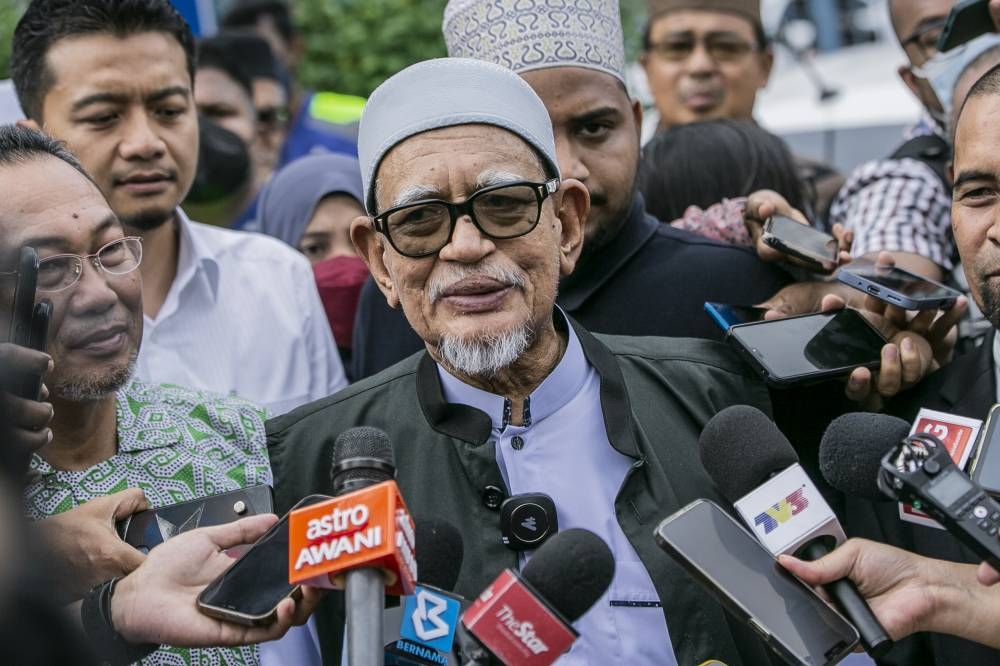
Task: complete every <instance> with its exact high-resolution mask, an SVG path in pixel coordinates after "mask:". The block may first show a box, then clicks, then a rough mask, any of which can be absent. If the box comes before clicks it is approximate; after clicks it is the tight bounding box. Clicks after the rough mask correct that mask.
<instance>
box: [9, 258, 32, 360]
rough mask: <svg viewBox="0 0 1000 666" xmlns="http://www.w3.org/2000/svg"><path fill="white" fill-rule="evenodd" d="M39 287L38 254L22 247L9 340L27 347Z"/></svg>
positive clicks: (18, 262) (18, 263)
mask: <svg viewBox="0 0 1000 666" xmlns="http://www.w3.org/2000/svg"><path fill="white" fill-rule="evenodd" d="M37 285H38V254H37V253H36V252H35V249H34V248H31V247H22V248H21V253H20V254H19V255H18V259H17V285H16V286H15V287H14V302H13V304H12V307H11V320H10V330H9V331H8V334H7V340H8V341H9V342H13V343H14V344H15V345H20V346H21V347H27V346H28V341H29V338H30V337H31V315H32V311H33V310H34V307H35V288H36V287H37Z"/></svg>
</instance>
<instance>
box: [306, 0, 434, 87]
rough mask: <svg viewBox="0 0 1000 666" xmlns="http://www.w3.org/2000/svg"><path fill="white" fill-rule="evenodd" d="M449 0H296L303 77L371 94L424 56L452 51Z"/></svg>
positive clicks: (312, 83) (310, 83) (316, 83)
mask: <svg viewBox="0 0 1000 666" xmlns="http://www.w3.org/2000/svg"><path fill="white" fill-rule="evenodd" d="M445 4H446V1H445V0H336V1H331V0H295V10H296V18H297V21H298V24H299V26H301V28H302V32H303V36H304V38H305V47H306V52H305V58H304V60H303V62H302V63H301V64H300V66H299V77H300V78H301V80H302V82H303V83H304V84H305V85H306V86H308V87H310V88H314V89H317V90H333V91H336V92H341V93H350V94H354V95H361V96H365V97H366V96H368V95H369V94H370V93H371V91H372V90H374V89H375V88H376V87H377V86H378V85H379V84H380V83H381V82H382V81H384V80H385V79H387V78H388V77H390V76H392V75H393V74H395V73H396V72H398V71H399V70H401V69H403V68H405V67H407V66H408V65H411V64H413V63H415V62H418V61H420V60H426V59H428V58H439V57H442V56H445V55H447V53H446V51H445V46H444V39H443V38H442V36H441V17H442V16H443V14H444V6H445Z"/></svg>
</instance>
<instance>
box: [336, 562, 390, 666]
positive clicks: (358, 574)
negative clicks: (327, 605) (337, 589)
mask: <svg viewBox="0 0 1000 666" xmlns="http://www.w3.org/2000/svg"><path fill="white" fill-rule="evenodd" d="M345 578H346V579H347V580H346V583H345V585H344V588H345V593H346V595H347V599H346V602H347V663H348V664H349V666H382V663H383V660H384V659H385V645H384V644H383V643H382V611H383V610H384V607H385V578H384V577H383V575H382V572H381V571H380V570H379V569H374V568H372V567H363V568H360V569H352V570H351V571H348V572H347V574H346V576H345Z"/></svg>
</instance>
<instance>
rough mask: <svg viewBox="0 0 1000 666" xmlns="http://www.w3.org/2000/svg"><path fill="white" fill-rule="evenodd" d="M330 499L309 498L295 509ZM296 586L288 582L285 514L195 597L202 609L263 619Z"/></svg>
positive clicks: (286, 518) (314, 496)
mask: <svg viewBox="0 0 1000 666" xmlns="http://www.w3.org/2000/svg"><path fill="white" fill-rule="evenodd" d="M328 499H330V498H329V497H327V496H324V495H311V496H309V497H307V498H305V499H304V500H302V501H301V502H299V503H298V504H296V505H295V508H300V507H303V506H309V505H311V504H316V503H318V502H324V501H326V500H328ZM296 587H298V586H297V585H292V584H290V583H289V582H288V514H287V513H286V514H285V515H284V516H282V517H281V520H279V521H278V522H277V523H275V524H274V525H273V526H272V527H271V529H270V530H268V531H267V533H266V534H265V535H264V536H262V537H261V538H260V539H259V540H258V541H257V543H255V544H254V545H253V546H252V547H251V548H250V550H248V551H247V552H246V553H244V555H243V557H241V558H240V559H238V560H236V563H235V564H233V566H231V567H230V568H229V569H228V570H226V573H224V574H222V576H220V577H219V578H217V579H215V580H214V581H213V582H212V583H210V584H209V585H208V587H206V588H205V590H204V591H203V592H202V593H201V595H200V596H199V597H198V602H199V603H201V604H204V605H206V606H214V607H216V608H222V609H226V610H229V611H233V612H234V613H240V614H244V615H249V616H251V617H262V616H266V615H267V614H268V613H270V612H271V611H272V610H274V607H275V606H277V605H278V603H279V602H280V601H281V600H282V599H284V598H285V597H287V596H288V595H289V594H291V593H292V591H293V590H294V589H295V588H296Z"/></svg>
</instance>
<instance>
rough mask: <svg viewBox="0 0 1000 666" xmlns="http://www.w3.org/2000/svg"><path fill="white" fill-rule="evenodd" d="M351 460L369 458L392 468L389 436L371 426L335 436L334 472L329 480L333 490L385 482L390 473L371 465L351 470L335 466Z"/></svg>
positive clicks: (349, 429) (392, 459)
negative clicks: (358, 483) (363, 483)
mask: <svg viewBox="0 0 1000 666" xmlns="http://www.w3.org/2000/svg"><path fill="white" fill-rule="evenodd" d="M351 458H371V459H375V460H379V461H381V462H382V463H383V464H384V465H388V466H389V467H394V462H395V461H394V458H393V455H392V442H390V441H389V436H388V435H387V434H385V433H384V432H382V431H381V430H379V429H378V428H372V427H370V426H359V427H356V428H348V429H347V430H345V431H344V432H342V433H340V434H339V435H338V436H337V439H336V441H334V443H333V472H332V473H331V480H332V481H333V485H334V487H335V488H336V487H338V486H340V487H342V486H343V485H344V484H350V483H351V482H356V481H362V480H365V481H367V482H369V483H371V484H375V483H379V482H381V481H388V480H389V479H391V478H392V474H390V473H388V472H387V471H385V470H384V469H379V468H377V467H371V466H361V467H355V468H351V469H338V465H339V464H341V463H343V462H344V461H345V460H350V459H351Z"/></svg>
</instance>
